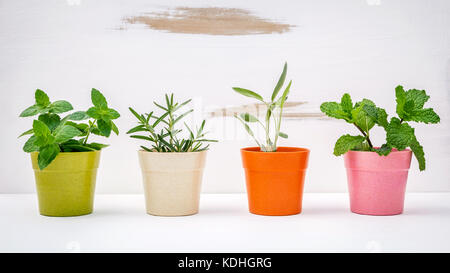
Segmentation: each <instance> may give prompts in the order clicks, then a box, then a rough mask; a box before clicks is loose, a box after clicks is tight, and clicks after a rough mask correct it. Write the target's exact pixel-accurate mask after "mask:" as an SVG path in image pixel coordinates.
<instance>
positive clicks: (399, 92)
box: [395, 85, 406, 118]
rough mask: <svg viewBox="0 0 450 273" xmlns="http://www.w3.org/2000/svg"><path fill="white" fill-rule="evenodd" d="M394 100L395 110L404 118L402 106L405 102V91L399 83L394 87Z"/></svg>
mask: <svg viewBox="0 0 450 273" xmlns="http://www.w3.org/2000/svg"><path fill="white" fill-rule="evenodd" d="M395 98H396V99H395V100H396V102H397V107H396V112H397V115H398V116H399V117H400V118H404V110H403V109H404V107H405V103H406V92H405V90H404V89H403V86H401V85H399V86H397V87H396V88H395Z"/></svg>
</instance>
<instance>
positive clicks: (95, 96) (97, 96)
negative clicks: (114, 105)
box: [91, 88, 108, 109]
mask: <svg viewBox="0 0 450 273" xmlns="http://www.w3.org/2000/svg"><path fill="white" fill-rule="evenodd" d="M91 100H92V104H93V105H94V106H95V107H97V108H100V109H107V108H108V103H107V102H106V99H105V97H104V96H103V94H102V93H100V91H98V90H97V89H95V88H92V91H91Z"/></svg>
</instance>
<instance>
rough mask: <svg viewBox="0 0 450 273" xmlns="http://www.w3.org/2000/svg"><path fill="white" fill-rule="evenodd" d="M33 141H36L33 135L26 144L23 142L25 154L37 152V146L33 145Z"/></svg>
mask: <svg viewBox="0 0 450 273" xmlns="http://www.w3.org/2000/svg"><path fill="white" fill-rule="evenodd" d="M35 141H36V136H35V135H33V136H31V137H30V138H29V139H28V140H27V142H25V145H23V151H24V152H26V153H31V152H37V151H39V146H37V145H36V144H35Z"/></svg>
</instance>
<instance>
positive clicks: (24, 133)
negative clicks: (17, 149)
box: [17, 129, 34, 138]
mask: <svg viewBox="0 0 450 273" xmlns="http://www.w3.org/2000/svg"><path fill="white" fill-rule="evenodd" d="M33 132H34V131H33V129H30V130H28V131H25V132H23V133H22V134H20V136H18V137H17V138H20V137H23V136H26V135H31V134H33Z"/></svg>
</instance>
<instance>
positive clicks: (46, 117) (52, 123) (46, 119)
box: [38, 114, 61, 131]
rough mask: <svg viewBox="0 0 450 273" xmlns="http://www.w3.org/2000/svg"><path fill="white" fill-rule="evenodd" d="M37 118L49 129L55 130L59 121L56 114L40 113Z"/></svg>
mask: <svg viewBox="0 0 450 273" xmlns="http://www.w3.org/2000/svg"><path fill="white" fill-rule="evenodd" d="M38 120H40V121H42V122H43V123H45V125H47V127H48V128H49V129H50V131H53V130H55V129H56V128H57V127H58V125H59V123H60V122H61V118H60V117H59V116H58V115H56V114H42V115H40V116H39V118H38Z"/></svg>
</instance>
